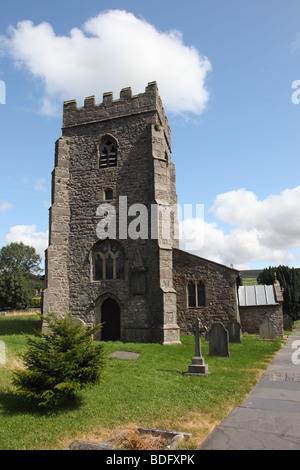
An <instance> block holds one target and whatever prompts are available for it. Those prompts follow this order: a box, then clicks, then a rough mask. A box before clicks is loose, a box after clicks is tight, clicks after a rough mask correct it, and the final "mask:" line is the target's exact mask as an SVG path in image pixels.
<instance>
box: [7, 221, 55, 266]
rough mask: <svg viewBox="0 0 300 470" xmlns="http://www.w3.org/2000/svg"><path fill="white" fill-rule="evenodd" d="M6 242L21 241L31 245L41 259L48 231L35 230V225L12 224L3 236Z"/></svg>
mask: <svg viewBox="0 0 300 470" xmlns="http://www.w3.org/2000/svg"><path fill="white" fill-rule="evenodd" d="M5 241H6V243H13V242H19V243H20V242H23V243H24V245H28V246H33V247H34V248H35V251H36V252H37V253H38V254H39V255H40V256H41V258H42V259H43V258H44V256H45V253H44V252H45V250H46V248H47V246H48V232H37V231H36V225H14V226H13V227H11V228H10V230H9V233H8V234H7V235H6V237H5Z"/></svg>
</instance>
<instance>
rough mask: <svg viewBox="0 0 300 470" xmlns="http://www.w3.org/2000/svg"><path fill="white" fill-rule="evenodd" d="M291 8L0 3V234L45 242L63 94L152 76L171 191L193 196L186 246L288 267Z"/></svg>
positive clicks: (221, 257)
mask: <svg viewBox="0 0 300 470" xmlns="http://www.w3.org/2000/svg"><path fill="white" fill-rule="evenodd" d="M299 18H300V2H299V1H298V0H287V1H285V2H283V1H279V0H261V1H258V0H251V1H250V0H249V1H241V0H227V1H226V2H225V1H224V0H209V1H208V0H206V1H203V0H187V1H186V2H174V1H171V0H160V1H157V0H152V1H151V2H146V1H144V0H139V1H123V2H122V1H114V0H111V1H94V0H86V1H85V2H81V1H77V0H72V1H69V0H61V1H59V2H58V1H56V0H53V1H51V2H45V1H43V2H41V1H38V0H29V1H28V0H22V1H21V0H20V1H17V0H11V1H10V2H7V3H6V4H5V5H4V6H2V9H1V17H0V80H1V83H2V85H3V84H5V87H6V93H5V100H4V97H3V95H2V97H1V91H0V102H1V104H0V123H1V127H0V136H1V139H0V156H1V173H0V246H3V245H5V244H7V243H9V242H11V241H23V242H24V243H27V244H31V245H33V246H35V248H36V249H37V251H38V252H40V253H41V254H42V253H43V250H44V249H45V248H46V246H47V231H48V209H49V206H50V192H51V187H50V185H51V171H52V170H53V165H54V143H55V141H56V140H57V139H58V138H59V137H60V135H61V124H62V116H61V112H62V103H63V101H64V100H68V99H73V98H75V99H78V103H79V105H80V104H81V103H82V99H83V97H84V96H89V95H91V94H95V95H96V101H97V102H101V101H102V94H103V93H104V92H107V91H113V92H114V97H115V98H116V99H117V98H118V97H119V96H118V93H119V91H120V90H121V89H122V88H125V87H127V86H131V87H132V90H133V93H140V92H143V91H144V89H145V87H146V85H147V83H148V82H151V81H154V80H156V81H157V84H158V88H159V91H160V94H161V97H162V100H163V103H164V107H165V110H166V113H167V116H168V120H169V124H170V126H171V129H172V159H173V161H174V162H175V165H176V178H177V193H178V202H179V204H180V205H181V206H182V207H183V205H184V204H190V205H192V207H196V205H197V204H201V205H204V220H198V219H197V218H196V214H194V215H193V218H192V219H191V220H184V221H183V224H182V227H183V228H184V233H188V232H189V233H190V232H191V233H194V234H195V237H196V240H198V243H196V244H195V246H194V247H193V250H191V251H193V252H194V253H196V254H198V255H200V256H203V257H207V258H209V259H213V260H215V261H218V262H221V263H224V264H226V265H230V264H231V263H232V264H233V265H234V266H236V267H240V268H263V267H265V266H269V265H272V266H275V265H278V264H285V265H289V266H295V267H299V266H300V248H299V247H300V209H299V207H300V186H299V140H300V132H299V129H300V105H299V104H297V99H294V100H292V96H293V93H294V97H295V96H296V95H295V94H296V92H297V89H293V88H292V84H293V82H295V81H296V80H300V69H299V65H300V23H299ZM74 28H75V29H74ZM72 30H73V32H71V31H72ZM91 44H93V46H92V47H91ZM118 67H119V68H118ZM0 90H1V88H0ZM296 97H298V96H296ZM299 97H300V93H299ZM4 101H5V103H4ZM293 101H294V102H293ZM197 237H198V238H197ZM181 247H182V248H184V249H187V245H186V243H185V239H184V237H183V240H182V242H181Z"/></svg>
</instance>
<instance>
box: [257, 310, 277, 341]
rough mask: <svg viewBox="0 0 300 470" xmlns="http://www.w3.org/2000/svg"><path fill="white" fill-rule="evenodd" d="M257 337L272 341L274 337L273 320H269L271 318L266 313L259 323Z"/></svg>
mask: <svg viewBox="0 0 300 470" xmlns="http://www.w3.org/2000/svg"><path fill="white" fill-rule="evenodd" d="M259 337H260V339H264V340H268V341H274V338H275V329H274V322H273V320H271V318H270V317H269V316H268V315H265V317H264V318H263V320H262V321H261V323H260V327H259Z"/></svg>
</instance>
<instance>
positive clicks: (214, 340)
mask: <svg viewBox="0 0 300 470" xmlns="http://www.w3.org/2000/svg"><path fill="white" fill-rule="evenodd" d="M208 341H209V355H210V356H221V357H225V356H229V333H228V331H227V330H226V328H225V327H224V325H223V323H221V322H216V323H213V324H212V326H211V328H210V330H209V333H208Z"/></svg>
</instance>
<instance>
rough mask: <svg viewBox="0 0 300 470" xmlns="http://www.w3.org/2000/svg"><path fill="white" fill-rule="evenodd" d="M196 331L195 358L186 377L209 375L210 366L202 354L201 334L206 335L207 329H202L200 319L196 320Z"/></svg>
mask: <svg viewBox="0 0 300 470" xmlns="http://www.w3.org/2000/svg"><path fill="white" fill-rule="evenodd" d="M195 330H196V331H195V356H194V357H193V359H192V364H191V365H189V368H188V372H186V373H185V375H208V374H209V372H208V365H207V364H205V361H204V358H203V357H202V354H201V333H204V332H205V331H206V328H205V327H202V325H201V323H200V320H199V319H197V320H196V324H195Z"/></svg>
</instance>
